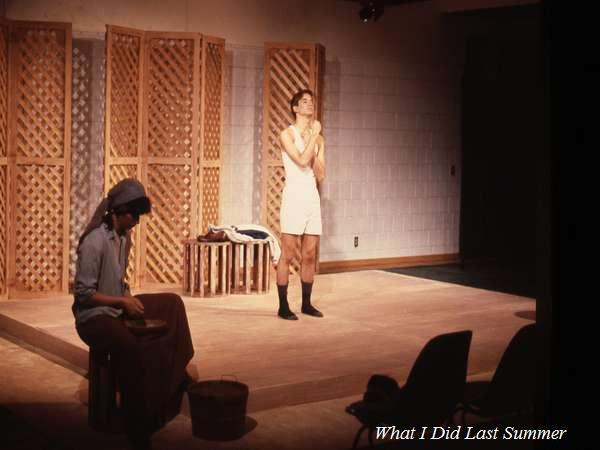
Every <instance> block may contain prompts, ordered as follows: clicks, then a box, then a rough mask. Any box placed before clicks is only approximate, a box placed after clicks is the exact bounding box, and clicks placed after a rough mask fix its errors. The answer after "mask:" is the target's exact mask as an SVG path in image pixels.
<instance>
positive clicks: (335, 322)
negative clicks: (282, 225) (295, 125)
mask: <svg viewBox="0 0 600 450" xmlns="http://www.w3.org/2000/svg"><path fill="white" fill-rule="evenodd" d="M289 298H290V305H291V308H292V310H294V311H296V312H297V313H298V315H299V317H300V320H299V321H285V320H281V319H278V318H277V317H276V307H277V291H276V290H275V289H271V292H270V293H268V294H266V295H256V294H254V295H230V296H228V297H218V298H212V299H201V298H191V297H184V302H185V305H186V310H187V313H188V320H189V323H190V328H191V330H192V338H193V342H194V347H195V351H196V354H195V356H194V360H193V364H194V365H195V366H196V368H197V371H198V374H199V375H200V377H201V378H202V379H220V378H221V377H232V376H233V377H235V378H237V379H238V380H239V381H242V382H244V383H246V384H248V386H249V387H250V392H251V394H250V398H249V405H248V408H249V411H257V410H263V409H268V408H274V407H281V406H286V405H293V404H299V403H304V402H306V401H318V400H324V399H330V398H336V397H335V396H336V395H337V396H338V397H342V396H347V395H353V394H359V393H360V392H362V391H363V390H364V386H365V384H366V381H367V380H368V377H369V376H370V374H372V373H376V372H377V373H388V374H391V375H393V376H395V377H397V378H398V379H399V381H403V380H404V379H405V378H406V376H407V374H408V371H409V370H410V368H411V366H412V363H413V362H414V360H415V358H416V356H417V354H418V352H419V351H420V349H421V348H422V347H423V345H425V343H426V342H427V341H428V340H429V339H431V338H432V337H434V336H436V335H438V334H441V333H445V332H450V331H457V330H462V329H470V330H473V341H472V347H471V353H470V357H469V374H471V375H476V374H479V373H486V372H493V371H494V369H495V366H496V365H497V363H498V361H499V359H500V356H501V355H502V352H503V351H504V349H505V347H506V345H507V344H508V341H509V340H510V338H511V337H512V336H513V335H514V333H515V332H516V331H517V330H518V329H519V328H520V327H521V326H523V325H525V324H527V323H530V321H529V320H527V319H524V318H522V317H520V316H518V315H517V313H523V312H528V313H531V312H532V311H534V310H535V301H534V300H533V299H531V298H526V297H520V296H515V295H509V294H504V293H498V292H492V291H486V290H483V289H476V288H472V287H466V286H460V285H453V284H449V283H444V282H439V281H432V280H427V279H421V278H416V277H411V276H406V275H400V274H395V273H389V272H384V271H378V270H370V271H359V272H349V273H339V274H327V275H317V277H316V279H315V284H314V287H313V303H314V304H315V306H317V307H318V308H319V309H321V310H322V311H323V313H324V314H325V317H324V318H323V319H318V318H313V317H308V316H305V315H303V314H300V311H299V309H300V286H299V283H298V281H297V280H296V279H293V281H292V282H291V283H290V287H289ZM71 303H72V298H70V297H56V298H50V299H22V300H20V299H13V300H6V301H1V302H0V328H3V327H5V326H8V325H7V324H8V323H9V319H11V320H13V322H11V323H13V324H14V323H15V322H14V321H17V322H19V323H20V324H24V325H26V326H28V327H30V329H31V330H33V331H36V332H37V334H36V333H34V332H33V331H32V332H31V333H29V335H30V336H33V337H32V339H34V340H35V336H38V337H39V336H40V333H44V334H45V335H50V336H52V337H54V338H57V339H55V341H56V340H60V341H62V342H63V343H65V345H61V346H57V347H60V348H58V349H57V351H65V350H64V349H65V348H68V347H69V345H70V346H71V350H72V349H81V350H87V347H86V345H85V344H84V343H83V342H81V340H80V339H79V337H78V336H77V333H76V332H75V328H74V320H73V316H72V314H71V309H70V306H71ZM530 315H531V314H530ZM3 318H4V320H3ZM17 328H18V327H17ZM15 329H16V328H15ZM24 329H25V327H20V328H18V330H21V331H19V332H20V333H22V332H23V330H24ZM25 334H27V333H25ZM17 337H19V338H20V339H23V338H24V337H23V336H17ZM25 337H27V336H25ZM31 344H32V345H35V342H32V343H31ZM66 344H68V345H66ZM48 345H50V344H48ZM44 350H46V351H48V349H44ZM77 360H78V361H81V360H82V358H81V357H79V358H78V359H77ZM332 395H333V397H332Z"/></svg>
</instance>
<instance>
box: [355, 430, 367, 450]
mask: <svg viewBox="0 0 600 450" xmlns="http://www.w3.org/2000/svg"><path fill="white" fill-rule="evenodd" d="M366 429H367V426H366V425H363V426H362V427H360V430H358V432H357V433H356V436H355V437H354V442H353V443H352V450H354V449H355V448H356V445H357V444H358V440H359V439H360V435H361V434H362V432H363V431H365V430H366Z"/></svg>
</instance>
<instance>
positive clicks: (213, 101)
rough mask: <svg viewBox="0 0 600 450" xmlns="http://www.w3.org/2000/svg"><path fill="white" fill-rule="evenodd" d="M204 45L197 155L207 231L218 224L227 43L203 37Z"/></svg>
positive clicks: (201, 211)
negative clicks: (198, 150) (210, 226)
mask: <svg viewBox="0 0 600 450" xmlns="http://www.w3.org/2000/svg"><path fill="white" fill-rule="evenodd" d="M202 44H203V45H202V95H201V99H202V105H201V117H200V120H201V141H200V148H201V151H200V152H199V154H198V155H199V158H198V159H199V163H198V168H199V174H198V180H199V183H200V186H199V192H200V193H201V200H200V204H199V208H198V213H199V220H198V224H199V226H200V232H201V233H205V232H206V231H207V229H208V225H209V224H211V223H212V224H215V225H216V224H218V223H219V194H220V190H219V185H220V180H221V145H222V142H221V132H222V128H223V82H224V80H223V72H224V64H225V42H224V41H223V40H222V39H218V38H213V37H209V36H204V39H203V43H202Z"/></svg>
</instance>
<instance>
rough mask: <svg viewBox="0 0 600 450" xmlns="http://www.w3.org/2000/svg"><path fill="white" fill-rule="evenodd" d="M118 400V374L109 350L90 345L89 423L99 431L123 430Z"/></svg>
mask: <svg viewBox="0 0 600 450" xmlns="http://www.w3.org/2000/svg"><path fill="white" fill-rule="evenodd" d="M118 403H119V402H118V400H117V376H116V373H115V367H114V361H113V359H112V358H111V357H110V353H109V352H108V350H98V349H95V348H92V347H90V356H89V387H88V423H89V425H90V427H91V428H93V429H94V430H97V431H108V432H114V433H116V432H119V431H123V429H124V426H123V420H122V414H121V411H120V409H121V408H120V405H119V404H118Z"/></svg>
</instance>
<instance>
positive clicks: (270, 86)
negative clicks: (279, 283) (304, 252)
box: [261, 43, 325, 272]
mask: <svg viewBox="0 0 600 450" xmlns="http://www.w3.org/2000/svg"><path fill="white" fill-rule="evenodd" d="M324 62H325V48H324V47H323V46H322V45H319V44H288V43H266V44H265V64H264V77H263V131H262V181H261V182H262V189H261V191H262V192H261V222H262V224H263V225H264V226H266V227H268V228H270V229H271V230H273V231H274V232H275V233H276V234H277V236H280V223H279V213H280V208H281V192H282V190H283V185H284V183H285V172H284V169H283V163H282V161H281V144H280V142H279V134H280V133H281V131H282V130H283V129H285V128H287V127H288V126H289V125H290V124H291V123H293V122H294V117H293V116H292V114H291V111H290V106H289V105H290V104H289V102H290V99H291V98H292V96H293V95H294V94H295V93H296V92H297V91H298V90H300V89H306V88H308V89H311V90H312V91H313V92H314V93H315V100H316V104H315V107H316V108H315V113H316V118H317V119H319V120H320V119H321V117H322V114H321V111H322V95H321V94H322V92H323V73H324ZM299 261H300V251H299V248H298V249H296V255H295V258H294V259H293V262H292V267H291V270H292V271H293V272H297V271H298V269H299V266H300V263H299Z"/></svg>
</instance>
